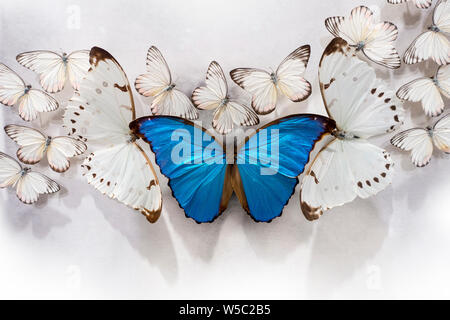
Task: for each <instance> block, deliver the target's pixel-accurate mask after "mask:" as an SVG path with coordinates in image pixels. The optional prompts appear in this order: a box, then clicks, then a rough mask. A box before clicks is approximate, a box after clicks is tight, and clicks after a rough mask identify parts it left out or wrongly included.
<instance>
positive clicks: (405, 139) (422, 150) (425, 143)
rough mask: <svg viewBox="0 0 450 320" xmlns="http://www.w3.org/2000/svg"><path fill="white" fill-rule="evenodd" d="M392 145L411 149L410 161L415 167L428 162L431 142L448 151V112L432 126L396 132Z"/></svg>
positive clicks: (431, 148)
mask: <svg viewBox="0 0 450 320" xmlns="http://www.w3.org/2000/svg"><path fill="white" fill-rule="evenodd" d="M391 143H392V145H394V146H396V147H398V148H400V149H402V150H405V151H411V161H412V163H413V164H414V165H415V166H417V167H424V166H426V165H427V164H428V163H430V160H431V156H432V154H433V144H434V145H435V146H436V148H438V149H439V150H441V151H443V152H445V153H450V114H447V115H446V116H444V117H442V118H441V119H440V120H438V121H437V122H436V123H435V124H434V126H433V127H427V128H425V129H423V128H413V129H409V130H406V131H403V132H400V133H398V134H396V135H395V136H394V137H393V138H392V139H391Z"/></svg>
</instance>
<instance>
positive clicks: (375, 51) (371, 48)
mask: <svg viewBox="0 0 450 320" xmlns="http://www.w3.org/2000/svg"><path fill="white" fill-rule="evenodd" d="M397 36H398V29H397V27H396V26H395V25H394V24H393V23H391V22H381V23H378V24H376V25H375V26H374V27H373V29H372V32H371V33H370V34H369V36H368V38H367V39H366V40H365V45H364V48H363V49H362V51H363V53H364V54H365V55H366V56H367V58H369V59H370V60H372V61H373V62H375V63H378V64H379V65H382V66H385V67H387V68H390V69H397V68H400V65H401V59H400V56H399V54H398V52H397V50H396V49H395V46H394V42H395V41H396V40H397Z"/></svg>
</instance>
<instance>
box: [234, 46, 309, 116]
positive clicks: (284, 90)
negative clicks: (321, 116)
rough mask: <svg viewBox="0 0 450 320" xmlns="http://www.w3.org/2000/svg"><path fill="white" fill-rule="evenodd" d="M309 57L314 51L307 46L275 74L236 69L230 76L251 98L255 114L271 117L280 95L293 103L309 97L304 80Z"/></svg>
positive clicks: (290, 57) (292, 56)
mask: <svg viewBox="0 0 450 320" xmlns="http://www.w3.org/2000/svg"><path fill="white" fill-rule="evenodd" d="M310 53H311V47H310V46H309V45H305V46H302V47H299V48H297V49H295V50H294V51H293V52H292V53H291V54H289V55H288V56H287V57H286V58H285V59H284V60H283V61H282V62H281V63H280V65H279V66H278V68H277V70H276V71H275V72H267V71H265V70H262V69H253V68H237V69H234V70H231V72H230V76H231V78H232V79H233V81H234V82H236V84H237V85H239V86H240V87H242V88H243V89H244V90H246V91H248V92H249V93H250V94H251V95H252V107H253V109H254V110H255V111H256V113H258V114H268V113H270V112H272V111H273V110H275V107H276V105H277V100H278V95H279V93H278V92H280V93H281V94H284V95H285V96H287V97H288V98H289V99H290V100H291V101H293V102H300V101H303V100H305V99H307V98H308V97H309V96H310V94H311V84H310V83H309V82H308V81H307V80H305V78H303V74H304V72H305V70H306V66H307V65H308V61H309V56H310Z"/></svg>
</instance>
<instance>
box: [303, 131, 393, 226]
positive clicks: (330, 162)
mask: <svg viewBox="0 0 450 320" xmlns="http://www.w3.org/2000/svg"><path fill="white" fill-rule="evenodd" d="M392 166H393V163H392V160H391V158H390V155H389V154H388V153H387V152H386V151H385V150H383V149H381V148H378V147H376V146H374V145H372V144H370V143H368V142H367V141H365V140H364V139H355V140H339V139H335V140H333V141H332V142H330V143H329V144H328V145H326V146H325V147H324V148H323V149H322V150H321V151H320V153H319V154H318V155H317V156H316V158H315V159H314V161H313V162H312V164H311V165H310V167H309V168H308V171H307V172H306V173H305V176H304V178H303V180H302V185H301V189H300V205H301V208H302V211H303V213H304V215H305V217H306V218H307V219H308V220H316V219H318V218H319V217H320V216H321V215H322V214H323V212H324V211H326V210H328V209H331V208H333V207H336V206H341V205H343V204H346V203H348V202H351V201H353V200H354V199H355V198H356V197H360V198H364V199H365V198H368V197H370V196H372V195H375V194H377V193H378V192H380V191H381V190H383V189H385V188H386V187H387V186H388V185H389V184H390V183H391V180H392V171H393V169H392Z"/></svg>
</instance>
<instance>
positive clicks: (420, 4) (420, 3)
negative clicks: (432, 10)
mask: <svg viewBox="0 0 450 320" xmlns="http://www.w3.org/2000/svg"><path fill="white" fill-rule="evenodd" d="M387 2H388V3H390V4H400V3H405V2H414V4H415V5H416V7H417V8H420V9H427V8H429V7H430V6H431V3H432V2H433V0H387Z"/></svg>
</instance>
